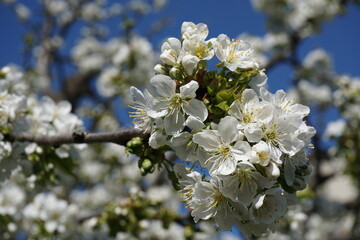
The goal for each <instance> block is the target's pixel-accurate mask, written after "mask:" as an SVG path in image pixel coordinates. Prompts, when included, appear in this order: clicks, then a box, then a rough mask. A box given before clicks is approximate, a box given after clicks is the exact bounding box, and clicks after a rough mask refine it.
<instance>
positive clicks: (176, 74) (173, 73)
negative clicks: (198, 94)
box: [169, 67, 182, 80]
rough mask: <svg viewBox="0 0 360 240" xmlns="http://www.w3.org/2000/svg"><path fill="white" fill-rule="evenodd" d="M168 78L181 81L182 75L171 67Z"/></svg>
mask: <svg viewBox="0 0 360 240" xmlns="http://www.w3.org/2000/svg"><path fill="white" fill-rule="evenodd" d="M169 75H170V77H171V78H172V79H174V80H181V79H182V74H181V71H180V70H179V69H178V68H176V67H173V68H172V69H171V70H170V74H169Z"/></svg>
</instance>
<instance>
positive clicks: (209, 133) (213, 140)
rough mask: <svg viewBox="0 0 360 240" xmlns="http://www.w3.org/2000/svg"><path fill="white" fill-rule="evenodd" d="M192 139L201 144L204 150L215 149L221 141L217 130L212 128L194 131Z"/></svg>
mask: <svg viewBox="0 0 360 240" xmlns="http://www.w3.org/2000/svg"><path fill="white" fill-rule="evenodd" d="M193 141H194V142H195V143H197V144H199V145H200V146H202V147H203V148H204V149H205V150H206V151H211V150H213V149H217V148H218V147H219V144H220V143H221V140H220V138H219V135H218V134H217V131H214V130H205V131H203V132H200V133H196V134H195V135H194V136H193Z"/></svg>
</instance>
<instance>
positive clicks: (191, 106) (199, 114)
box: [183, 99, 208, 121]
mask: <svg viewBox="0 0 360 240" xmlns="http://www.w3.org/2000/svg"><path fill="white" fill-rule="evenodd" d="M183 109H184V111H185V112H186V113H187V114H188V115H190V116H193V117H196V118H198V119H200V120H201V121H205V120H206V118H207V116H208V111H207V108H206V106H205V104H204V103H203V102H202V101H200V100H197V99H191V100H190V101H187V102H185V103H184V105H183Z"/></svg>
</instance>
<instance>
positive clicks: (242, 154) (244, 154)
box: [232, 141, 251, 161]
mask: <svg viewBox="0 0 360 240" xmlns="http://www.w3.org/2000/svg"><path fill="white" fill-rule="evenodd" d="M232 153H233V155H234V157H235V159H236V160H239V161H240V160H242V161H246V160H249V159H250V158H251V146H250V144H249V143H248V142H246V141H238V142H237V143H236V144H235V146H234V148H233V149H232Z"/></svg>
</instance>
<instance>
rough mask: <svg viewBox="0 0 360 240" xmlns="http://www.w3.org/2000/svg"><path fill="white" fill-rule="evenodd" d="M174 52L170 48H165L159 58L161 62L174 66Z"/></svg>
mask: <svg viewBox="0 0 360 240" xmlns="http://www.w3.org/2000/svg"><path fill="white" fill-rule="evenodd" d="M175 56H176V55H175V52H174V50H172V49H165V50H164V51H163V52H162V53H161V55H160V59H161V61H162V62H163V63H165V64H167V65H170V66H174V65H175V64H176V57H175Z"/></svg>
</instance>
